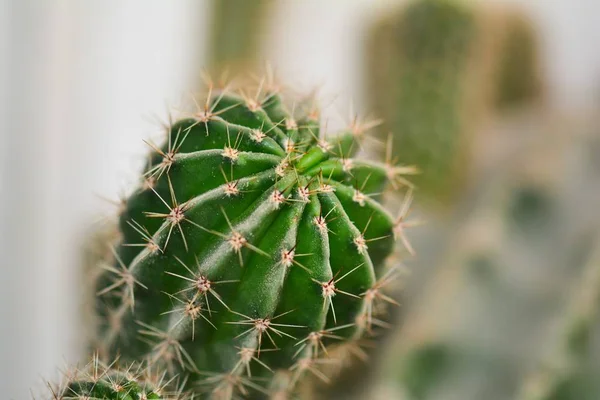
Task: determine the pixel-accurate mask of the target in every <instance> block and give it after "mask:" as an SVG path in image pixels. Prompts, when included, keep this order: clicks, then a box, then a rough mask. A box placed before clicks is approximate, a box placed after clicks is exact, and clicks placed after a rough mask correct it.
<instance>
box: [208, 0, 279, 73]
mask: <svg viewBox="0 0 600 400" xmlns="http://www.w3.org/2000/svg"><path fill="white" fill-rule="evenodd" d="M274 4H275V1H274V0H254V1H246V0H213V1H212V20H211V24H210V26H211V35H210V40H209V45H210V48H209V53H208V56H209V62H210V65H211V70H215V71H218V70H221V69H223V68H226V69H231V70H230V71H229V72H231V73H233V74H235V73H236V72H239V71H243V70H247V69H249V68H255V67H256V66H257V65H256V63H257V61H260V56H261V54H262V52H261V50H262V49H261V42H262V39H263V38H262V36H263V34H264V33H265V32H264V31H265V30H266V29H267V26H266V25H267V23H266V22H267V21H268V20H269V17H270V14H272V12H273V10H272V8H273V5H274Z"/></svg>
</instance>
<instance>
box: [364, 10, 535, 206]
mask: <svg viewBox="0 0 600 400" xmlns="http://www.w3.org/2000/svg"><path fill="white" fill-rule="evenodd" d="M489 8H491V6H490V7H489ZM536 50H537V43H536V37H535V30H534V29H533V27H532V25H531V24H530V22H529V20H527V19H526V18H524V17H522V15H521V13H518V12H516V11H509V12H507V11H505V10H502V9H498V10H496V9H491V10H488V7H487V6H481V7H480V6H475V5H473V4H471V3H469V2H465V1H460V0H412V1H410V2H409V3H408V4H407V5H405V6H403V7H402V8H401V9H399V10H398V11H397V12H392V13H387V14H386V15H385V16H384V17H383V18H382V19H380V20H378V21H377V22H376V23H375V24H374V25H373V27H372V29H371V32H370V33H369V35H368V40H367V44H366V52H367V56H366V57H365V60H366V63H367V65H366V72H367V76H366V83H367V87H366V93H367V95H368V99H369V105H370V108H371V109H373V111H374V112H375V113H376V114H377V115H378V116H381V117H383V120H384V123H383V124H382V125H381V126H380V127H379V128H378V133H379V135H380V136H381V137H382V138H384V139H385V137H386V136H387V135H389V134H390V132H391V133H392V135H393V146H392V148H393V153H394V155H395V156H396V157H397V158H398V160H399V161H401V162H405V163H408V164H415V165H418V166H419V167H420V168H422V169H423V173H422V174H421V175H419V176H418V177H417V178H415V181H414V183H415V184H416V186H417V187H418V188H419V192H420V193H422V195H423V198H424V200H427V201H428V202H429V203H430V204H433V205H445V204H447V203H452V202H453V201H454V200H456V198H457V197H458V196H459V195H460V194H461V193H464V190H462V189H463V187H464V186H463V185H464V183H465V182H466V181H467V180H468V178H469V173H470V168H471V162H472V159H473V154H472V151H473V150H472V147H471V146H472V145H473V143H474V139H476V136H475V135H476V134H477V132H478V130H480V129H481V127H482V126H483V123H484V122H486V120H487V119H488V116H489V115H490V114H492V113H493V112H495V111H497V110H498V109H509V108H516V106H523V105H526V104H529V103H531V102H532V101H533V100H536V99H538V98H539V97H540V96H541V94H542V90H541V89H542V83H541V79H540V77H541V74H540V71H539V65H538V62H537V61H538V58H537V52H536ZM477 149H479V147H477Z"/></svg>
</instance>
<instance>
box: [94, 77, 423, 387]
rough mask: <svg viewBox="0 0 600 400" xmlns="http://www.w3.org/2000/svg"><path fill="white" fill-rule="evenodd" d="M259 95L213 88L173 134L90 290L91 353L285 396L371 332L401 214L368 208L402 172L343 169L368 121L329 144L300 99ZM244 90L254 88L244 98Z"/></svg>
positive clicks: (374, 166) (130, 204)
mask: <svg viewBox="0 0 600 400" xmlns="http://www.w3.org/2000/svg"><path fill="white" fill-rule="evenodd" d="M273 87H274V86H273V85H269V86H268V88H267V89H263V85H262V84H261V85H260V86H259V88H258V90H257V92H256V93H257V94H256V96H254V97H249V96H247V95H246V94H245V93H247V91H246V92H244V91H241V92H240V93H241V94H236V93H234V92H231V91H229V90H222V91H218V92H213V91H212V90H209V93H208V95H207V99H206V102H205V103H204V104H203V105H201V106H199V107H198V109H197V110H196V111H195V112H194V113H192V114H191V115H190V116H189V118H185V119H182V120H179V121H177V122H175V123H173V124H171V125H170V126H169V127H168V128H167V131H168V132H167V138H166V140H165V143H164V144H162V146H156V145H154V144H151V147H152V149H153V151H152V154H151V155H150V157H149V161H148V164H147V166H146V168H145V171H144V174H143V179H142V184H141V186H140V187H139V188H138V189H137V190H136V191H135V192H134V193H133V194H132V195H131V196H130V197H129V198H128V199H127V200H126V202H125V205H124V210H123V211H122V213H121V215H120V230H121V234H122V241H121V243H120V244H119V245H118V246H117V247H116V249H115V250H114V257H115V260H114V263H113V264H112V265H105V266H104V268H105V269H106V270H107V271H106V273H105V274H104V275H103V276H101V278H100V280H99V283H98V292H99V293H100V294H101V295H102V296H101V297H100V298H99V301H98V312H99V314H100V322H101V327H100V334H99V338H100V343H99V345H100V347H101V348H102V349H103V354H105V355H108V356H109V357H114V356H115V355H116V354H120V355H121V357H122V358H123V359H125V360H138V359H140V358H145V357H149V358H150V360H151V362H152V363H153V364H157V365H161V366H164V367H165V368H167V369H168V370H169V371H170V373H175V372H178V371H187V372H189V373H190V374H191V378H190V380H189V385H190V386H192V387H195V388H196V393H207V397H213V398H232V397H235V396H238V395H243V396H257V397H260V396H262V395H265V394H266V393H268V394H270V395H273V396H276V395H279V396H284V395H287V394H289V393H291V392H292V391H293V390H294V387H295V385H296V383H297V382H298V380H299V379H300V378H301V377H302V376H303V375H304V374H305V373H306V372H310V373H313V374H315V375H317V376H319V377H321V378H323V379H326V377H325V376H323V374H322V373H321V372H320V371H319V370H318V367H319V365H321V364H325V363H329V362H331V360H329V359H327V354H328V353H327V350H326V349H329V348H331V347H332V346H336V347H340V346H342V347H343V346H344V345H346V346H355V345H356V342H357V341H358V340H359V339H360V338H361V337H362V336H363V335H364V334H365V333H368V332H369V331H370V329H371V326H372V325H374V324H378V323H379V321H378V320H377V319H376V318H375V317H374V316H373V310H374V309H375V308H376V307H377V304H376V303H379V302H380V301H386V300H388V298H387V297H386V296H385V295H384V294H383V293H382V289H383V286H384V285H385V284H387V283H388V282H389V280H390V279H391V278H392V277H393V274H394V270H390V272H384V271H383V263H384V261H385V259H386V258H387V257H388V255H390V253H391V252H392V249H393V247H394V239H395V237H400V238H402V239H403V240H404V242H405V237H404V228H406V227H407V224H406V221H405V216H406V213H407V212H408V206H409V203H410V196H408V197H407V200H406V201H405V203H404V206H403V209H402V210H401V212H400V216H399V217H398V218H397V219H394V218H392V216H391V215H390V214H389V213H388V212H387V211H386V210H385V209H384V208H383V207H382V206H381V205H380V204H379V203H378V202H377V200H376V198H377V197H378V196H379V194H380V193H381V192H382V190H383V189H384V187H385V186H386V185H387V184H388V183H391V184H392V185H393V186H394V187H396V188H398V187H399V186H401V185H402V183H403V182H405V180H404V178H403V177H402V174H405V173H410V172H412V171H413V169H412V168H410V167H402V166H395V165H392V164H382V163H374V162H368V161H363V160H358V159H355V158H352V156H353V154H354V153H355V152H356V150H358V148H359V145H360V143H361V140H362V139H363V137H364V135H365V129H366V127H367V126H369V124H368V123H364V124H361V123H359V122H358V121H354V122H353V123H352V124H351V126H350V127H349V128H348V130H347V131H345V132H343V133H342V134H341V135H339V136H338V137H337V138H335V139H326V138H325V137H324V134H323V132H322V130H321V129H320V126H319V118H318V117H319V114H318V113H317V112H316V111H315V109H314V108H313V107H312V106H311V105H310V103H309V102H298V103H295V104H292V105H291V109H292V112H289V111H288V107H287V106H286V105H285V104H284V102H283V99H282V96H281V95H280V93H279V92H277V91H275V90H274V89H272V88H273ZM246 89H248V88H246Z"/></svg>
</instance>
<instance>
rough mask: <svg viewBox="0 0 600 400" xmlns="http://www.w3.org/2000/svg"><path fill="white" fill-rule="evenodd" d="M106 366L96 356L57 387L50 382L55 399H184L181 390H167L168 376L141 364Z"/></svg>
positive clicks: (67, 376) (72, 372) (67, 374)
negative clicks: (153, 371) (154, 372)
mask: <svg viewBox="0 0 600 400" xmlns="http://www.w3.org/2000/svg"><path fill="white" fill-rule="evenodd" d="M114 364H115V363H113V364H111V365H109V366H106V365H103V364H102V363H100V362H99V360H98V357H97V355H95V356H94V357H93V359H92V362H90V364H89V365H88V366H87V367H86V368H85V369H83V370H75V371H70V372H68V373H66V374H65V381H64V382H63V383H62V384H60V385H59V386H58V387H53V386H52V385H50V384H49V385H48V387H49V388H50V392H51V396H52V400H82V399H86V400H183V399H184V395H183V393H182V392H181V391H175V392H168V391H167V386H168V385H169V384H171V382H170V381H167V379H166V378H165V375H164V374H162V375H160V374H158V375H156V374H154V375H153V374H152V373H151V372H150V371H149V370H148V369H146V368H144V367H141V366H137V367H136V366H134V365H133V364H132V365H130V366H129V367H128V368H127V369H118V368H116V367H115V366H114Z"/></svg>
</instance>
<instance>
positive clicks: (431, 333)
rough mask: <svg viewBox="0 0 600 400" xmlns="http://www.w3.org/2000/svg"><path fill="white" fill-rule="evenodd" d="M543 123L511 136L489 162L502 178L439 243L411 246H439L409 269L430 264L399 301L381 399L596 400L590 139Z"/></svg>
mask: <svg viewBox="0 0 600 400" xmlns="http://www.w3.org/2000/svg"><path fill="white" fill-rule="evenodd" d="M547 121H548V119H547V117H546V116H543V117H542V118H540V120H538V121H537V123H538V126H537V127H535V126H536V124H535V123H534V124H531V120H527V122H529V123H530V125H528V126H529V130H530V131H531V130H532V129H531V128H532V126H534V128H533V132H528V130H526V129H520V130H515V131H514V132H513V135H515V136H518V137H519V138H520V139H523V140H522V142H521V143H520V144H519V146H518V147H507V148H506V149H505V150H504V151H505V152H506V157H499V158H498V159H497V160H498V161H497V162H498V164H499V165H502V170H499V168H490V170H493V173H491V174H484V175H483V176H482V177H481V183H480V187H479V188H478V190H477V191H476V195H474V196H473V197H472V198H470V199H469V201H468V203H467V205H465V206H463V207H461V209H462V211H461V215H458V216H456V218H455V219H454V220H455V222H454V224H452V225H450V226H449V228H448V230H447V232H449V233H448V234H447V235H448V238H447V240H446V242H445V243H442V244H439V243H435V242H434V243H435V244H434V245H432V244H431V242H432V234H431V232H429V233H428V234H427V233H426V235H425V236H426V239H425V240H426V241H427V242H426V243H424V242H421V243H420V242H419V240H415V241H414V242H415V248H416V250H417V252H419V253H420V254H428V253H433V252H435V248H442V249H445V250H442V251H440V252H439V253H440V254H438V255H437V257H434V258H433V259H432V260H418V261H419V263H420V265H414V268H413V269H414V270H422V268H423V267H426V264H428V263H431V264H434V265H436V264H437V268H436V269H435V272H434V273H432V275H433V276H431V277H427V278H429V279H423V278H422V280H427V281H428V282H427V283H426V284H424V285H422V286H424V287H418V283H415V279H413V280H412V284H411V285H410V288H409V290H411V291H412V292H413V293H414V295H413V296H412V297H414V299H411V296H410V294H409V295H407V296H406V301H402V304H403V307H402V311H404V313H405V314H404V315H403V318H404V321H403V324H402V329H400V330H399V331H398V332H397V337H396V339H395V341H396V345H395V347H394V349H393V350H388V353H389V359H388V362H387V363H386V364H385V367H384V368H386V370H384V371H383V372H384V374H386V375H387V377H388V379H389V380H387V381H386V382H384V383H382V385H385V386H386V387H387V388H389V390H391V391H394V392H395V394H394V395H389V394H388V393H385V392H383V391H382V392H383V393H382V396H386V397H382V398H402V399H415V400H425V399H436V400H444V399H459V398H460V399H479V398H485V399H490V400H494V399H498V400H500V399H523V400H525V399H527V400H533V399H536V400H542V399H543V400H551V399H552V400H559V399H560V400H567V399H569V400H570V399H586V400H587V399H596V398H598V393H600V391H599V389H600V386H599V385H598V384H597V382H595V381H594V379H595V378H594V372H596V371H598V363H599V361H600V355H599V353H598V349H600V347H598V339H600V336H599V335H598V333H599V332H600V330H599V325H598V322H599V321H600V319H599V317H600V314H599V313H598V311H599V308H598V307H599V305H600V302H599V301H598V299H599V297H598V295H599V293H600V283H599V276H600V273H599V269H598V257H599V253H598V244H597V243H595V242H597V238H598V234H599V233H600V229H599V228H600V220H599V219H598V215H597V213H595V211H594V210H595V209H596V202H595V201H594V200H592V199H595V198H596V197H597V194H598V193H600V179H599V177H600V175H598V174H597V170H595V169H594V162H593V160H594V156H593V155H592V154H593V152H592V151H590V149H591V148H592V143H590V139H593V135H589V136H590V137H586V136H587V135H586V134H581V128H580V127H579V126H578V125H575V126H568V130H566V131H569V132H578V130H579V133H575V134H573V135H572V136H568V137H566V136H565V135H564V133H563V132H564V131H563V130H560V131H558V132H556V131H553V130H552V129H548V126H554V127H558V126H560V127H561V129H564V122H563V125H561V124H560V123H559V122H557V121H556V120H553V121H550V122H547ZM540 122H542V123H541V126H539V124H540ZM592 126H595V125H592ZM555 129H556V128H555ZM594 132H595V131H594ZM526 134H529V135H531V134H533V136H528V135H526ZM507 140H508V141H511V142H513V141H514V140H515V138H514V137H512V138H507ZM496 144H497V143H496ZM494 150H495V151H498V149H497V148H495V149H494ZM575 177H576V179H575ZM467 210H468V211H467ZM427 229H429V227H428V228H427ZM433 230H434V231H436V230H439V226H438V227H436V226H434V227H433ZM415 239H418V237H417V238H415ZM594 246H596V249H595V251H594ZM415 287H416V288H415ZM566 305H570V306H568V307H567V306H566ZM565 310H566V313H565ZM557 322H559V324H557ZM557 328H558V329H557ZM563 328H564V329H563ZM557 342H558V343H559V344H560V345H559V346H556V343H557ZM549 350H550V351H549ZM549 355H550V356H549ZM540 360H542V361H541V362H540ZM532 372H534V373H533V374H532ZM371 397H374V396H371Z"/></svg>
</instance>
